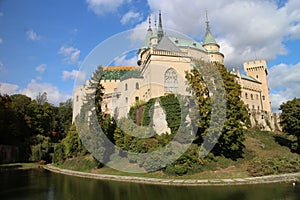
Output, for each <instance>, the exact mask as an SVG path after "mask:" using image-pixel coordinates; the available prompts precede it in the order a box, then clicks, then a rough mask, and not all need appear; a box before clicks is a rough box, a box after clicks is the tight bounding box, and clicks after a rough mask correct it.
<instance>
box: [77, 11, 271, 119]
mask: <svg viewBox="0 0 300 200" xmlns="http://www.w3.org/2000/svg"><path fill="white" fill-rule="evenodd" d="M199 60H202V61H206V62H218V63H220V64H224V55H223V54H222V53H221V52H220V45H219V44H218V43H217V42H216V40H215V38H214V36H213V34H212V33H211V30H210V27H209V21H208V20H207V21H206V33H205V36H204V40H203V42H197V41H194V40H188V39H184V38H179V37H172V36H168V35H165V33H164V31H163V25H162V16H161V13H159V23H158V26H155V27H154V28H152V27H151V21H150V19H149V27H148V30H147V32H146V35H145V39H144V43H143V46H142V47H141V48H140V49H139V51H138V60H137V64H138V66H108V67H104V74H103V79H102V80H101V84H102V85H103V86H104V88H105V89H104V100H103V103H102V111H104V112H106V113H109V114H111V115H113V116H116V115H117V117H118V118H121V117H125V116H127V114H128V112H129V109H130V107H131V106H133V105H134V104H135V103H136V102H137V101H144V102H147V101H148V100H149V99H151V98H155V97H160V96H164V95H167V94H181V95H189V92H188V91H187V90H186V88H187V85H186V84H187V83H186V79H185V72H186V71H190V70H191V69H193V67H194V66H195V64H196V62H197V61H199ZM244 72H245V74H242V73H241V72H240V71H239V70H237V71H236V70H232V71H231V73H232V74H233V75H234V76H235V77H236V81H237V82H238V83H239V84H240V85H241V99H242V100H243V101H244V103H245V104H246V105H247V107H248V108H249V114H250V115H251V113H253V112H254V113H256V114H257V113H258V115H259V118H264V117H263V116H261V113H269V114H268V116H271V113H272V111H271V102H270V94H269V87H268V79H267V76H268V68H267V63H266V60H255V61H247V62H244ZM87 84H88V82H87V83H86V85H83V86H81V87H78V88H76V89H75V91H74V106H73V107H74V111H73V120H74V119H75V117H76V115H77V114H78V113H79V112H80V107H81V105H82V104H83V99H82V97H83V96H84V94H85V93H86V92H87V91H86V90H87ZM256 118H257V117H256ZM271 118H272V116H271ZM253 121H255V120H253ZM256 121H257V120H256ZM265 124H266V123H265Z"/></svg>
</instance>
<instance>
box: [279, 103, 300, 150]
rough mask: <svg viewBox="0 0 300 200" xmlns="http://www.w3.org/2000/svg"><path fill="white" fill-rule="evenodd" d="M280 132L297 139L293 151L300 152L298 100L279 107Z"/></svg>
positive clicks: (299, 111) (299, 106) (299, 110)
mask: <svg viewBox="0 0 300 200" xmlns="http://www.w3.org/2000/svg"><path fill="white" fill-rule="evenodd" d="M279 109H280V110H281V111H282V113H281V115H280V118H281V121H280V125H281V126H282V130H283V131H284V132H286V133H288V134H290V135H294V136H296V137H297V142H296V143H295V144H294V145H293V149H294V150H297V151H298V152H300V98H294V99H293V100H290V101H287V102H285V103H283V104H281V105H280V108H279Z"/></svg>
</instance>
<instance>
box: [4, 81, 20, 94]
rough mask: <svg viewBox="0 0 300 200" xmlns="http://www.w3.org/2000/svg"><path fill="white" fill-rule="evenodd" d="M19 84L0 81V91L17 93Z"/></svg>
mask: <svg viewBox="0 0 300 200" xmlns="http://www.w3.org/2000/svg"><path fill="white" fill-rule="evenodd" d="M18 88H19V86H18V85H15V84H10V83H0V93H1V94H8V95H12V94H15V93H16V92H17V90H18Z"/></svg>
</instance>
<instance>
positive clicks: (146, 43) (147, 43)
mask: <svg viewBox="0 0 300 200" xmlns="http://www.w3.org/2000/svg"><path fill="white" fill-rule="evenodd" d="M152 35H153V32H152V28H151V16H150V15H149V27H148V30H147V33H146V36H145V39H144V43H143V46H142V49H147V48H149V47H150V40H151V37H152Z"/></svg>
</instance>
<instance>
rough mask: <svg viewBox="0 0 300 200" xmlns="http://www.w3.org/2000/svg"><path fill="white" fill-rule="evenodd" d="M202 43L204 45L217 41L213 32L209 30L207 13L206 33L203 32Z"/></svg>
mask: <svg viewBox="0 0 300 200" xmlns="http://www.w3.org/2000/svg"><path fill="white" fill-rule="evenodd" d="M203 44H204V45H207V44H217V42H216V40H215V38H214V36H213V34H212V33H211V31H210V27H209V21H208V17H207V14H206V33H205V37H204V41H203Z"/></svg>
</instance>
